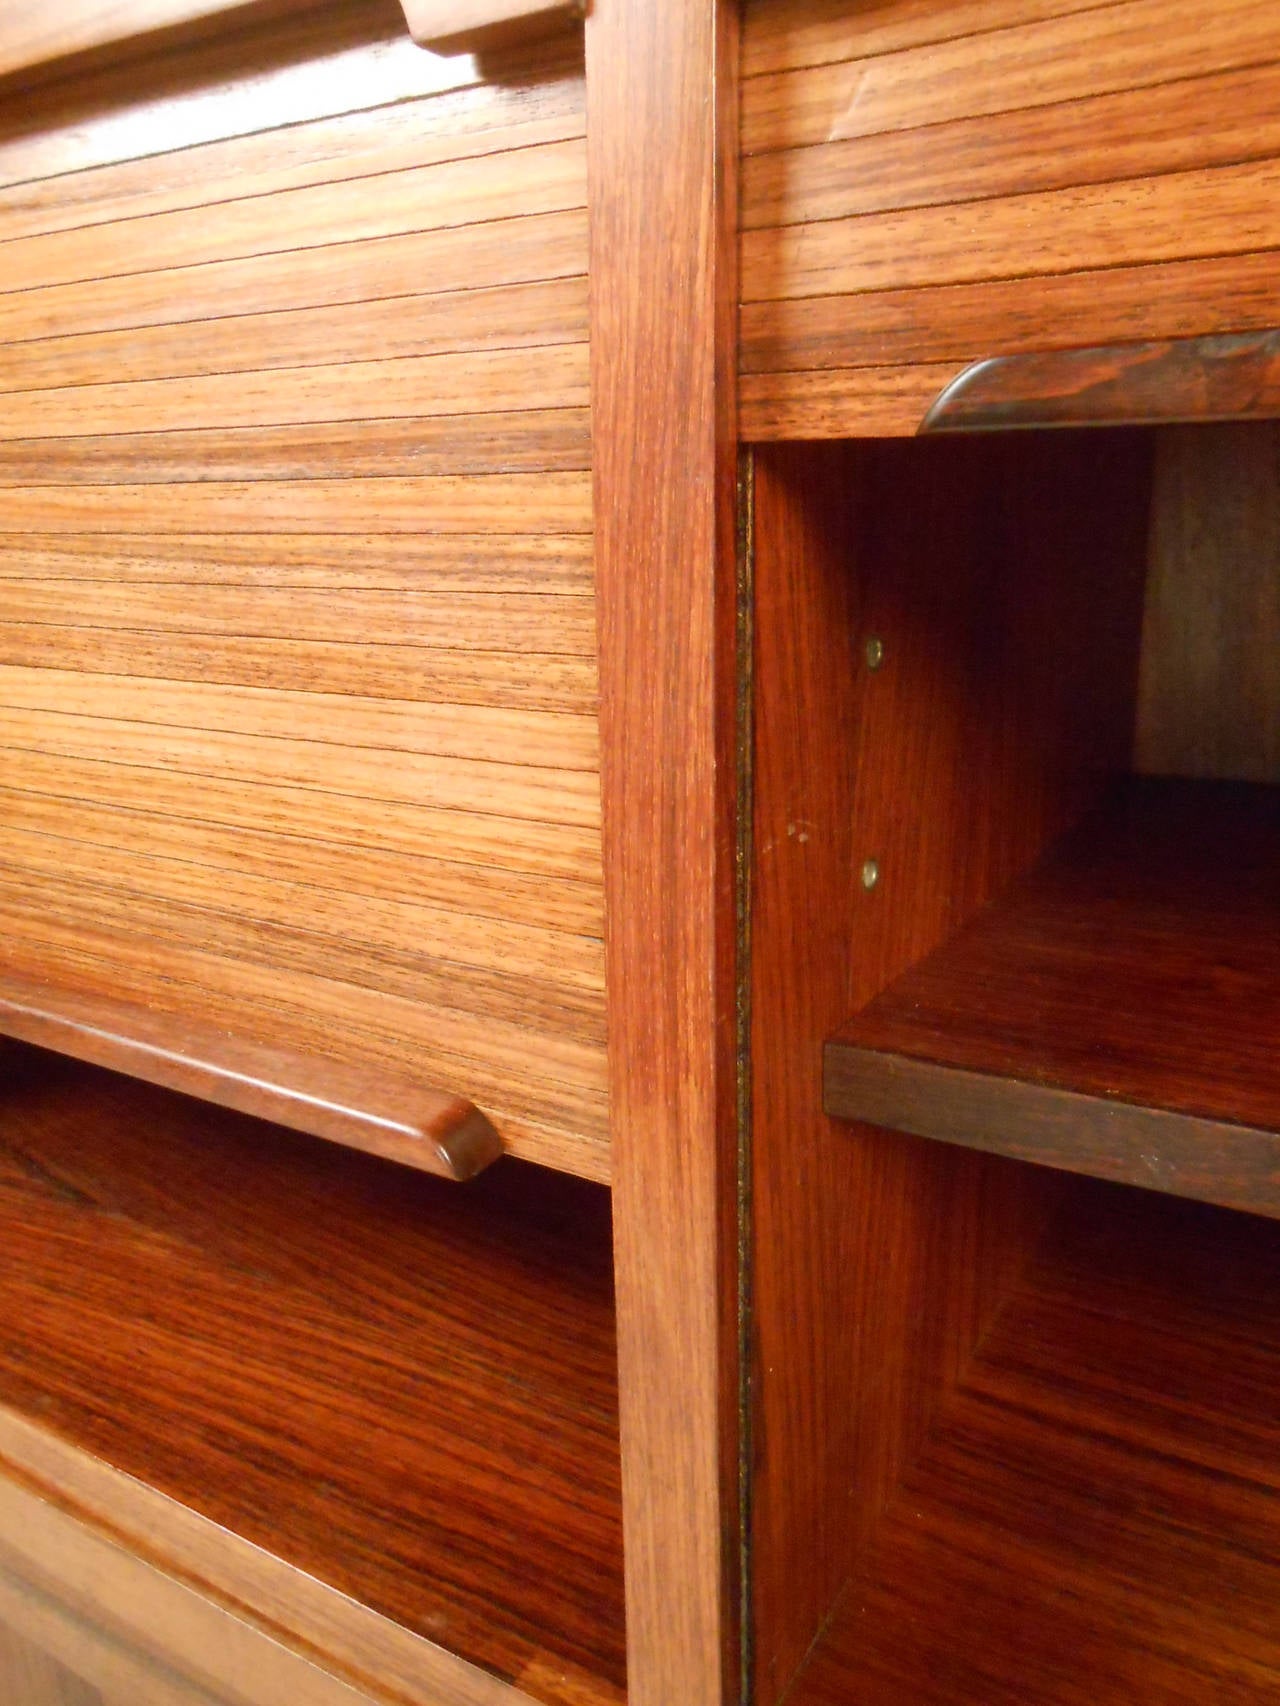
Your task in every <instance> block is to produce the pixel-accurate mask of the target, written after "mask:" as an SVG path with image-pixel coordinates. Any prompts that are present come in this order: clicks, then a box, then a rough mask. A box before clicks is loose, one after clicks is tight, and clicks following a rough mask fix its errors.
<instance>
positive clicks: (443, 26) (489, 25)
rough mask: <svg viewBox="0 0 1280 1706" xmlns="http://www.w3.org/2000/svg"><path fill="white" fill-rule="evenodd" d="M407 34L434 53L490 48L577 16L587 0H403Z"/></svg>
mask: <svg viewBox="0 0 1280 1706" xmlns="http://www.w3.org/2000/svg"><path fill="white" fill-rule="evenodd" d="M400 5H401V8H402V10H403V12H404V15H405V22H406V23H407V24H408V26H409V33H410V34H411V35H412V36H413V39H414V40H415V41H416V42H420V43H421V44H422V46H423V47H429V48H432V49H433V50H434V51H435V52H436V53H469V52H488V51H489V50H491V49H493V48H503V47H510V46H512V45H514V44H516V43H520V42H526V41H536V40H537V39H538V38H539V37H540V36H546V35H554V34H555V33H556V32H557V31H561V30H565V29H567V28H568V27H569V26H570V25H571V24H573V23H575V22H577V21H579V20H580V19H581V18H582V16H583V14H584V13H585V11H586V0H400Z"/></svg>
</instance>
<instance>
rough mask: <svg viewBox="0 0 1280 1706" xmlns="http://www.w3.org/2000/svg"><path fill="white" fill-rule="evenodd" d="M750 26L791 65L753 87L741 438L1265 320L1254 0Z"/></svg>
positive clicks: (1263, 157) (1272, 159) (888, 422)
mask: <svg viewBox="0 0 1280 1706" xmlns="http://www.w3.org/2000/svg"><path fill="white" fill-rule="evenodd" d="M1157 10H1158V11H1159V14H1160V16H1159V21H1158V24H1157V22H1156V11H1157ZM882 26H885V27H884V28H883V29H882ZM757 32H758V33H760V34H761V37H762V40H764V41H765V42H766V43H768V42H771V43H772V44H773V45H772V47H767V46H766V48H765V49H764V51H763V59H762V60H761V61H760V62H761V63H774V62H776V63H777V64H779V65H785V66H787V67H788V68H787V69H785V70H778V71H777V72H771V73H769V74H761V75H756V76H752V77H749V78H748V80H747V83H746V88H745V94H744V146H745V148H746V149H747V151H748V160H747V163H746V167H745V171H744V222H745V225H746V227H747V229H746V230H745V232H744V238H743V296H744V303H745V312H744V327H743V334H744V341H743V351H744V356H743V359H744V371H746V372H748V373H750V374H751V375H752V377H751V379H750V380H749V381H748V382H747V384H746V386H745V387H744V423H743V424H744V431H746V432H747V433H748V434H750V435H753V436H757V437H760V438H770V437H780V436H791V437H822V436H841V435H849V434H862V433H873V434H883V435H889V434H892V435H905V434H907V433H910V432H912V431H914V423H913V422H912V421H911V418H910V415H911V408H912V406H913V403H914V399H915V397H916V396H918V395H919V391H920V390H921V389H922V388H923V377H924V375H923V373H922V372H921V371H920V369H921V368H922V367H925V366H928V365H930V364H932V365H934V366H937V365H939V364H941V363H942V362H944V361H947V360H956V361H957V362H958V363H964V364H967V363H968V362H971V361H977V360H982V359H986V358H990V357H1001V356H1003V355H1005V354H1006V353H1008V354H1012V353H1014V352H1019V353H1024V352H1031V351H1040V350H1046V349H1050V350H1051V349H1061V348H1068V347H1072V346H1079V345H1083V346H1093V345H1100V344H1102V343H1104V342H1110V341H1114V340H1118V339H1119V338H1121V337H1129V338H1133V339H1139V338H1144V339H1152V338H1160V337H1166V336H1167V337H1188V336H1202V335H1206V334H1216V333H1220V332H1224V331H1243V330H1246V329H1251V328H1263V329H1269V328H1270V324H1271V321H1272V319H1274V314H1273V313H1272V312H1271V311H1270V307H1269V302H1270V296H1269V287H1268V285H1267V283H1266V280H1267V278H1268V277H1269V275H1270V273H1271V272H1272V270H1273V268H1272V262H1271V257H1270V255H1269V254H1268V253H1267V251H1269V250H1271V249H1273V248H1274V247H1275V246H1276V233H1275V232H1274V231H1273V229H1272V226H1271V223H1270V217H1269V213H1268V208H1269V206H1270V204H1271V202H1272V201H1273V199H1274V198H1273V196H1272V192H1271V190H1270V189H1268V188H1267V187H1265V186H1267V185H1268V184H1270V182H1271V179H1272V178H1273V177H1274V175H1275V165H1276V155H1277V138H1276V136H1275V134H1274V133H1273V127H1272V125H1271V115H1272V113H1273V111H1274V107H1275V101H1274V92H1275V82H1276V63H1277V49H1276V42H1275V37H1274V31H1273V29H1272V27H1271V20H1270V19H1269V17H1268V15H1267V10H1266V7H1265V6H1264V5H1261V4H1258V3H1256V0H1238V3H1236V4H1232V5H1230V6H1227V7H1210V6H1207V5H1206V4H1205V0H1180V3H1179V4H1177V5H1175V6H1174V7H1172V8H1170V7H1168V6H1157V5H1156V4H1155V3H1154V0H1119V3H1115V4H1108V5H1105V6H1101V7H1096V6H1083V5H1080V6H1070V7H1061V6H1054V5H1050V6H1048V7H1047V8H1041V7H1039V6H1034V5H1031V6H1017V7H1012V8H1004V9H997V10H996V11H995V12H991V11H990V10H989V9H983V15H982V17H978V16H976V15H975V11H974V9H973V8H972V7H971V6H968V5H966V4H963V3H961V0H954V3H951V4H944V5H942V6H939V7H934V8H928V9H925V8H920V7H916V6H913V5H910V4H906V5H898V4H891V5H889V6H888V7H886V8H884V9H880V8H877V9H876V11H875V12H874V13H872V14H864V13H858V14H849V13H847V12H845V13H844V15H843V16H841V15H839V9H838V8H833V7H829V6H824V5H822V4H817V3H812V0H810V3H808V4H798V3H797V4H794V5H786V6H784V7H782V8H780V10H779V11H778V12H777V13H775V14H774V15H772V17H771V16H770V12H769V9H768V8H765V7H759V8H756V9H754V10H753V11H750V12H749V13H748V22H747V37H748V40H750V39H751V38H752V36H753V35H754V34H756V33H757ZM806 43H807V44H808V45H807V46H806V45H804V44H806ZM1153 44H1154V45H1153ZM935 78H936V81H934V79H935ZM828 297H829V298H831V299H832V300H831V301H830V302H824V301H823V299H824V298H828ZM898 364H901V371H900V372H897V373H895V372H894V367H895V366H897V365H898Z"/></svg>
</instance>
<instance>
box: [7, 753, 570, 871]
mask: <svg viewBox="0 0 1280 1706" xmlns="http://www.w3.org/2000/svg"><path fill="white" fill-rule="evenodd" d="M5 784H6V786H11V787H14V788H17V787H23V788H26V789H29V790H30V791H32V792H33V793H39V794H44V795H47V796H48V797H49V798H51V799H58V800H63V801H69V802H71V803H72V804H74V805H78V804H82V803H84V804H89V805H93V806H95V807H100V806H107V807H112V808H137V809H138V810H144V811H148V812H154V813H156V814H158V815H160V816H163V817H173V818H178V819H184V820H185V819H188V818H190V819H193V820H195V821H197V822H200V823H214V824H223V825H227V826H228V827H232V828H239V829H245V828H248V829H261V828H265V829H269V830H270V831H272V832H273V833H279V834H281V835H284V836H290V837H298V838H300V839H303V840H308V841H318V842H322V843H324V844H326V845H333V846H336V847H346V848H356V849H361V850H364V849H368V848H374V849H377V850H380V851H387V852H390V853H394V854H397V855H399V854H417V853H422V854H427V855H431V856H433V857H436V858H441V859H457V860H460V861H462V862H463V863H464V864H465V865H468V866H470V865H473V864H474V865H477V866H482V867H486V868H488V867H494V868H496V869H499V870H513V871H525V872H528V873H530V874H531V875H534V876H537V875H538V874H539V873H541V872H545V873H546V874H548V875H549V876H551V877H578V878H582V879H583V880H585V881H587V882H589V883H592V884H593V885H595V886H596V887H597V889H598V886H599V880H600V838H599V835H598V833H597V832H596V831H595V829H594V826H591V825H577V824H569V823H546V822H540V821H539V820H537V819H526V820H518V819H515V818H508V817H504V816H503V815H502V814H501V813H500V812H497V813H489V812H479V811H474V810H471V811H468V810H466V809H452V810H451V809H450V808H448V807H445V806H439V805H435V804H422V803H411V804H408V805H403V804H400V803H399V802H397V801H391V800H361V799H357V798H354V797H351V798H348V799H347V800H346V801H345V802H344V804H343V808H342V812H341V815H340V817H337V818H335V816H334V814H333V808H332V802H331V801H330V800H329V799H328V798H327V797H326V796H325V795H324V794H322V793H318V792H316V791H314V790H309V789H305V788H297V787H291V786H289V785H288V784H287V783H280V782H264V783H260V784H254V783H250V782H246V781H242V780H235V779H233V780H230V781H222V780H220V779H219V778H217V777H214V776H205V775H198V774H191V773H189V772H184V771H180V770H163V769H151V768H148V767H146V766H145V765H141V764H132V763H129V762H127V761H126V762H120V761H116V760H111V759H81V758H77V757H76V756H75V755H74V754H73V753H66V752H62V753H54V754H48V753H42V752H40V751H38V750H36V749H33V748H28V747H16V746H9V747H8V748H7V749H6V750H5Z"/></svg>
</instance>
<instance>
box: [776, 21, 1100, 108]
mask: <svg viewBox="0 0 1280 1706" xmlns="http://www.w3.org/2000/svg"><path fill="white" fill-rule="evenodd" d="M1112 4H1114V0H949V3H948V4H947V5H945V6H938V5H936V4H935V3H934V0H883V4H881V5H878V6H876V8H875V9H874V11H871V12H867V13H859V12H850V10H849V8H848V7H847V6H846V5H844V4H843V0H747V6H746V10H745V15H744V29H743V39H742V70H743V81H744V100H745V99H750V96H751V88H750V80H751V79H753V78H756V77H760V76H763V75H765V74H766V73H769V72H778V71H786V70H792V69H796V68H798V67H803V66H807V65H828V64H832V63H836V62H839V61H841V60H850V59H854V58H856V57H857V56H858V55H859V54H863V55H870V54H882V53H895V52H897V51H899V50H900V49H902V48H908V47H918V46H921V45H923V44H926V43H930V42H946V41H950V40H952V39H953V38H955V37H956V36H968V35H978V34H981V33H983V32H984V31H988V30H1000V29H1009V28H1010V27H1012V26H1014V25H1019V24H1029V23H1034V22H1036V21H1037V20H1040V19H1046V18H1058V17H1061V16H1063V15H1064V14H1067V13H1075V12H1089V11H1093V10H1096V9H1097V8H1098V7H1101V6H1110V5H1112Z"/></svg>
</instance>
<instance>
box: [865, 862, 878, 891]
mask: <svg viewBox="0 0 1280 1706" xmlns="http://www.w3.org/2000/svg"><path fill="white" fill-rule="evenodd" d="M879 881H880V862H879V860H878V859H867V860H866V861H865V862H864V863H863V866H862V886H863V888H864V889H866V890H867V891H868V893H869V892H870V891H871V890H872V889H873V888H874V887H875V886H876V884H877V883H878V882H879Z"/></svg>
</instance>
